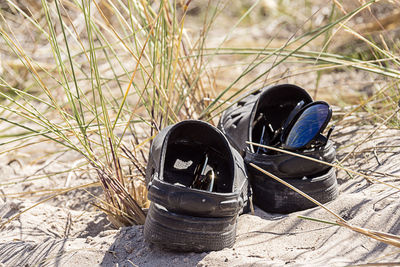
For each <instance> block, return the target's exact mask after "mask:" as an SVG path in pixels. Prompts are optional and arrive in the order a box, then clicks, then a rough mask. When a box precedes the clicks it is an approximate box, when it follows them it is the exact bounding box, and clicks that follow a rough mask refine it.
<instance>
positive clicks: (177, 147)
mask: <svg viewBox="0 0 400 267" xmlns="http://www.w3.org/2000/svg"><path fill="white" fill-rule="evenodd" d="M165 153H166V154H165V163H164V171H163V179H164V181H165V182H168V183H171V184H177V185H181V186H187V187H191V188H196V189H200V190H206V191H212V192H219V193H229V192H232V191H233V176H234V161H233V156H232V153H231V150H230V147H229V144H228V142H227V141H226V140H225V138H224V137H223V136H222V133H220V132H219V131H218V130H216V128H214V127H212V126H211V125H209V124H206V123H199V122H197V121H193V122H188V121H186V122H185V123H181V124H178V125H176V126H174V128H173V129H172V130H171V133H170V135H169V136H168V140H167V147H166V152H165Z"/></svg>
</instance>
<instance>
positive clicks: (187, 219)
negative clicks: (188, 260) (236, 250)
mask: <svg viewBox="0 0 400 267" xmlns="http://www.w3.org/2000/svg"><path fill="white" fill-rule="evenodd" d="M236 224H237V216H234V217H223V218H204V217H194V216H187V215H182V214H177V213H173V212H170V211H168V210H166V209H165V208H164V207H162V206H160V205H157V204H155V203H152V204H151V205H150V208H149V211H148V214H147V217H146V222H145V225H144V238H145V239H146V241H148V242H150V243H153V244H156V245H158V246H160V247H162V248H164V249H168V250H174V251H193V252H203V251H212V250H221V249H223V248H227V247H232V246H233V244H234V243H235V238H236Z"/></svg>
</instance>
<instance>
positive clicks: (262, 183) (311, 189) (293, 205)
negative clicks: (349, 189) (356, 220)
mask: <svg viewBox="0 0 400 267" xmlns="http://www.w3.org/2000/svg"><path fill="white" fill-rule="evenodd" d="M250 172H251V174H252V175H250V177H251V178H250V181H251V185H252V188H253V199H254V203H255V204H256V205H257V206H258V207H260V208H261V209H263V210H264V211H267V212H271V213H285V214H286V213H291V212H295V211H300V210H305V209H309V208H313V207H315V206H316V205H315V204H314V203H313V202H311V201H310V200H308V199H306V198H305V197H303V196H302V195H300V194H299V193H297V192H295V191H293V190H292V189H290V188H289V187H287V186H285V185H283V184H281V183H279V182H278V181H275V180H274V179H272V178H270V177H267V176H266V175H263V174H261V173H255V172H258V171H257V170H255V169H254V168H252V170H250ZM279 178H281V179H282V177H279ZM284 180H285V181H286V182H288V183H289V184H291V185H292V186H294V187H296V188H297V189H299V190H301V191H302V192H304V193H306V194H307V195H309V196H311V197H312V198H314V199H315V200H317V201H319V202H320V203H327V202H329V201H332V200H334V199H336V197H337V196H338V193H339V192H338V185H337V180H336V172H335V169H334V168H330V169H329V170H328V171H327V172H326V173H324V174H321V175H319V176H316V177H308V178H307V177H304V178H303V179H301V178H300V179H295V178H294V179H284Z"/></svg>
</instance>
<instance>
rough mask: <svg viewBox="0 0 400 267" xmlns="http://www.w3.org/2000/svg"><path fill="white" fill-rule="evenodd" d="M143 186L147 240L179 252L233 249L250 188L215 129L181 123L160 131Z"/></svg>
mask: <svg viewBox="0 0 400 267" xmlns="http://www.w3.org/2000/svg"><path fill="white" fill-rule="evenodd" d="M146 184H147V185H148V198H149V199H150V200H151V201H152V204H151V206H150V208H149V211H148V214H147V217H146V222H145V226H144V236H145V239H146V240H147V241H149V242H151V243H154V244H157V245H159V246H162V247H164V248H167V249H172V250H179V251H211V250H220V249H223V248H225V247H231V246H233V244H234V242H235V235H236V221H237V217H238V215H239V214H240V213H242V212H243V209H245V208H246V207H248V203H249V201H248V194H249V190H250V189H249V184H248V179H247V175H246V168H245V165H244V162H243V159H242V157H241V156H240V154H239V153H238V152H237V151H236V150H235V149H233V148H232V147H231V146H230V144H229V142H228V140H227V139H226V137H225V136H224V135H223V134H222V133H221V132H220V131H219V130H218V129H217V128H215V127H214V126H212V125H210V124H208V123H206V122H202V121H196V120H187V121H182V122H179V123H177V124H174V125H171V126H168V127H166V128H165V129H163V130H162V131H161V132H160V133H159V134H158V135H157V136H156V138H155V139H154V141H153V143H152V145H151V148H150V154H149V162H148V166H147V169H146Z"/></svg>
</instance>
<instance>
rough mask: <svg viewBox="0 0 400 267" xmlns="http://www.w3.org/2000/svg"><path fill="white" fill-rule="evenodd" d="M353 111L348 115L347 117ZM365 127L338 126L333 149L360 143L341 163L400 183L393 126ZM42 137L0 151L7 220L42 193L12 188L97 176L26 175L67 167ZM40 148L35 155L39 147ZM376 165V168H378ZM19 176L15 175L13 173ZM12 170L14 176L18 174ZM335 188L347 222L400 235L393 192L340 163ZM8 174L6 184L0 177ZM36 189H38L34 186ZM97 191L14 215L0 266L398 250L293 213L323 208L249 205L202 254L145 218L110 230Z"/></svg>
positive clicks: (350, 261)
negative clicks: (279, 209) (167, 246)
mask: <svg viewBox="0 0 400 267" xmlns="http://www.w3.org/2000/svg"><path fill="white" fill-rule="evenodd" d="M349 119H351V118H349ZM372 130H373V128H371V127H356V126H354V127H346V128H342V129H337V130H336V133H335V135H334V136H333V140H334V141H335V143H336V144H337V146H338V148H340V149H338V158H339V159H340V158H343V157H344V156H345V155H346V153H347V152H349V151H351V150H352V149H353V147H354V142H362V145H361V146H360V147H359V148H358V149H357V153H356V154H354V156H351V157H349V158H348V160H347V161H346V163H345V166H347V167H350V168H352V169H355V170H361V171H364V172H368V173H370V174H371V175H373V177H375V178H378V179H380V180H382V181H386V182H388V183H390V184H392V185H397V186H399V185H400V179H399V177H400V167H399V166H400V164H399V160H400V157H399V153H400V131H398V130H388V129H381V130H378V131H377V133H376V134H375V135H374V138H373V139H372V140H370V141H368V142H363V140H364V138H365V137H366V136H367V135H368V133H370V132H371V131H372ZM56 149H59V148H57V147H56V146H53V145H51V144H46V147H45V149H44V148H42V150H40V152H39V150H38V147H36V148H35V147H30V148H28V149H24V150H23V153H22V152H21V151H20V150H18V151H17V152H13V153H11V152H10V153H7V154H5V155H3V156H1V158H0V159H1V160H0V184H1V185H0V189H1V193H2V194H3V193H5V194H6V196H3V197H2V198H0V218H1V222H5V221H7V220H8V219H10V218H12V217H13V216H14V215H15V214H17V213H18V212H20V211H22V210H24V209H26V208H28V207H30V206H32V205H34V204H35V203H37V202H38V201H40V200H44V199H45V198H46V197H44V196H43V197H34V196H33V197H29V195H27V196H24V197H21V196H19V197H15V196H13V195H10V194H11V193H13V192H29V191H35V190H43V189H49V188H64V187H66V186H77V185H80V184H84V183H89V182H91V181H96V175H95V173H91V172H86V171H81V172H66V173H61V174H58V175H55V176H52V177H51V178H43V179H37V180H32V179H34V178H35V177H36V176H35V175H39V174H46V173H52V172H55V171H61V170H68V168H70V167H71V165H73V164H79V163H80V162H81V161H80V158H79V155H76V154H75V153H73V152H65V153H62V154H58V155H57V156H56V154H54V155H52V154H49V153H50V152H51V151H54V150H56ZM46 153H47V154H48V156H47V157H43V158H41V157H39V154H40V155H42V154H46ZM383 174H384V175H383ZM17 178H18V179H17ZM16 179H17V180H16ZM338 182H339V184H340V196H339V197H338V199H336V200H335V201H332V202H331V203H329V204H327V206H328V207H329V208H330V209H332V210H333V211H335V212H336V213H338V214H339V215H341V216H342V217H343V218H345V219H346V220H348V222H349V223H351V224H353V225H356V226H360V227H365V228H369V229H374V230H379V231H384V232H389V233H392V234H397V235H398V234H400V211H399V208H400V202H399V191H398V190H396V189H394V188H390V187H388V186H386V185H383V184H379V183H374V184H371V183H369V182H368V181H366V180H365V179H364V178H361V177H358V176H355V175H353V176H350V175H349V174H347V173H346V172H344V171H338ZM5 183H9V184H5ZM37 194H39V193H37ZM100 195H101V190H100V189H99V188H98V187H93V188H90V189H87V191H85V190H75V191H71V192H68V193H65V194H63V195H60V196H57V197H56V198H54V199H51V200H49V201H45V202H44V203H43V204H40V205H38V206H37V207H35V208H33V209H31V210H29V211H27V212H26V213H23V214H21V215H20V216H19V217H18V218H17V219H15V220H13V221H11V222H10V223H8V224H7V225H6V227H5V228H4V229H3V230H2V231H1V235H0V266H32V265H39V266H98V265H100V266H196V265H197V266H348V265H354V264H365V263H376V262H378V263H385V262H397V263H399V264H400V249H399V248H396V247H393V246H389V245H386V244H384V243H381V242H379V241H376V240H373V239H371V238H368V237H366V236H363V235H361V234H358V233H354V232H352V231H351V230H349V229H346V228H342V227H339V226H335V225H329V224H323V223H318V222H313V221H309V220H304V219H300V218H298V216H299V215H302V216H308V217H312V218H319V219H323V220H327V221H333V222H334V221H335V218H334V217H333V216H332V215H330V214H328V213H327V212H326V211H324V210H323V209H321V208H313V209H310V210H305V211H301V212H296V213H292V214H289V215H281V214H270V213H266V212H263V211H262V210H260V209H258V208H257V207H256V209H255V214H254V215H251V214H245V215H242V216H240V217H239V220H238V230H237V241H236V243H235V245H234V247H233V248H227V249H224V250H222V251H214V252H208V253H176V252H170V251H164V250H161V249H159V248H157V247H155V246H153V245H150V244H147V243H146V242H145V241H144V239H143V226H132V227H125V228H121V229H114V228H113V227H112V225H110V223H109V222H108V220H107V218H106V216H105V215H104V214H103V213H102V212H100V211H97V210H96V209H94V208H93V207H92V206H91V204H90V203H91V202H92V201H93V196H100Z"/></svg>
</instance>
